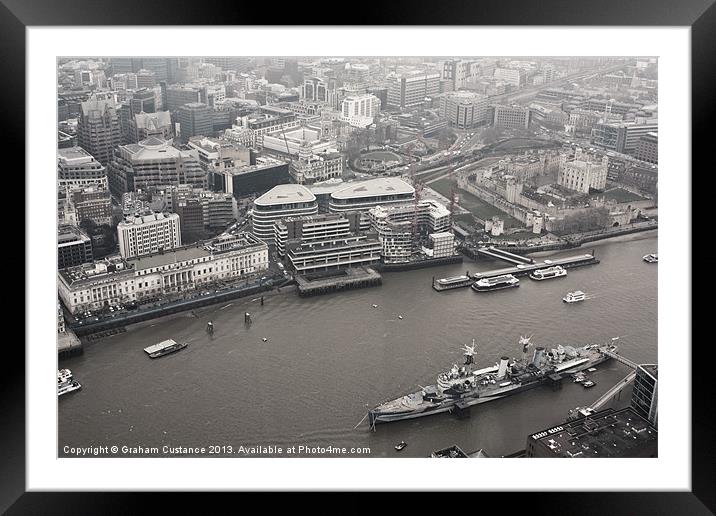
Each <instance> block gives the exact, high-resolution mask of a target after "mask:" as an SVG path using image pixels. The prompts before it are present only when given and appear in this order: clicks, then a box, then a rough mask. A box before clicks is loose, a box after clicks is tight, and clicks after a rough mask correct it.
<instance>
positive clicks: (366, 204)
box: [328, 177, 415, 213]
mask: <svg viewBox="0 0 716 516" xmlns="http://www.w3.org/2000/svg"><path fill="white" fill-rule="evenodd" d="M413 199H415V188H413V187H412V186H411V185H409V184H408V183H406V182H405V181H403V180H402V179H398V178H397V177H381V178H377V179H371V180H369V181H361V182H360V183H357V184H353V185H350V186H347V187H345V188H342V189H341V190H337V191H335V192H333V193H332V194H331V200H330V202H329V204H328V209H329V211H331V212H333V213H341V212H346V211H368V210H369V209H371V208H375V207H376V206H379V205H382V204H397V203H403V202H408V201H412V200H413Z"/></svg>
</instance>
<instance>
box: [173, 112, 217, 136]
mask: <svg viewBox="0 0 716 516" xmlns="http://www.w3.org/2000/svg"><path fill="white" fill-rule="evenodd" d="M177 119H178V121H179V132H180V135H181V140H182V142H184V143H186V142H187V141H189V138H191V137H192V136H211V135H212V134H214V113H213V110H212V109H211V108H210V107H209V106H207V105H206V104H203V103H201V102H192V103H190V104H185V105H183V106H182V107H180V108H179V113H178V115H177Z"/></svg>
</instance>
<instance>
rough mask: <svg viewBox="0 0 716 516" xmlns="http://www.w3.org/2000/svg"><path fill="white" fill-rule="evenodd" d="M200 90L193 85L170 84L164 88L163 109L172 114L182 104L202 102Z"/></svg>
mask: <svg viewBox="0 0 716 516" xmlns="http://www.w3.org/2000/svg"><path fill="white" fill-rule="evenodd" d="M203 101H204V99H203V98H202V88H201V87H200V86H194V85H184V84H172V85H170V86H167V87H166V103H165V109H167V110H169V111H171V112H172V113H173V112H175V111H177V110H178V109H179V108H180V107H181V106H183V105H184V104H191V103H195V102H203Z"/></svg>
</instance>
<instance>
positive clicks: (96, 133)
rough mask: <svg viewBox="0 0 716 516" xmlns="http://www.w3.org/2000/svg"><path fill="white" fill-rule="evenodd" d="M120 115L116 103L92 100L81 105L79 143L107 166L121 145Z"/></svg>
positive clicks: (78, 130)
mask: <svg viewBox="0 0 716 516" xmlns="http://www.w3.org/2000/svg"><path fill="white" fill-rule="evenodd" d="M121 138H122V135H121V130H120V125H119V114H118V113H117V107H116V105H115V103H114V101H111V100H97V99H96V98H92V99H90V100H88V101H86V102H82V103H81V104H80V113H79V120H78V123H77V142H78V144H79V146H80V147H82V148H83V149H84V150H86V151H87V152H88V153H89V154H90V155H92V156H94V157H95V159H97V161H99V162H100V163H102V164H103V165H106V164H107V163H109V161H110V159H111V158H112V152H113V151H114V149H115V148H116V147H117V146H118V145H119V144H120V143H121Z"/></svg>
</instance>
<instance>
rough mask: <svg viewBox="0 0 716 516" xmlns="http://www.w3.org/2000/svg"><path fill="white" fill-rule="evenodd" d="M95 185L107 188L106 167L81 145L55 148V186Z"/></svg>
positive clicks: (63, 188) (61, 187)
mask: <svg viewBox="0 0 716 516" xmlns="http://www.w3.org/2000/svg"><path fill="white" fill-rule="evenodd" d="M86 186H97V187H99V188H102V189H107V169H106V168H105V167H104V165H102V163H100V162H99V161H97V160H96V159H95V158H94V156H92V155H91V154H90V153H88V152H87V151H86V150H84V149H83V148H82V147H68V148H64V149H58V150H57V187H58V189H60V190H68V189H73V188H77V187H86Z"/></svg>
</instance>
